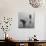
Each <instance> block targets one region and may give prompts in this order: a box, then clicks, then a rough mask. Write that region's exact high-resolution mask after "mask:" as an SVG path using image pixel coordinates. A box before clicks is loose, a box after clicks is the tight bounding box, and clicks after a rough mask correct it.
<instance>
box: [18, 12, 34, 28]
mask: <svg viewBox="0 0 46 46" xmlns="http://www.w3.org/2000/svg"><path fill="white" fill-rule="evenodd" d="M34 27H35V15H34V14H31V13H24V12H19V13H18V28H34Z"/></svg>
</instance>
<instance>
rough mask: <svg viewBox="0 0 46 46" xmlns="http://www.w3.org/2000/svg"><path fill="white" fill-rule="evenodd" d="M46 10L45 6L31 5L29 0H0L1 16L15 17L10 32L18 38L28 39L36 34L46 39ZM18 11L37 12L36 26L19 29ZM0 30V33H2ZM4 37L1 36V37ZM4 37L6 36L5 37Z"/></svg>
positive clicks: (39, 37)
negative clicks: (36, 6)
mask: <svg viewBox="0 0 46 46" xmlns="http://www.w3.org/2000/svg"><path fill="white" fill-rule="evenodd" d="M45 11H46V9H45V8H44V7H42V8H41V7H40V8H33V7H31V6H30V5H29V2H28V0H0V16H1V17H3V16H6V17H7V16H8V17H13V22H12V26H11V29H10V31H8V33H10V34H11V35H12V36H13V37H15V38H16V39H17V40H18V39H19V40H27V39H29V37H32V36H33V35H34V34H36V35H37V38H38V39H39V40H44V39H45V34H46V33H45V16H44V15H46V14H45ZM18 12H26V13H31V14H33V13H35V28H34V29H19V28H18ZM1 33H3V32H2V31H0V35H2V34H1ZM2 38H3V37H2V36H0V39H2ZM3 39H4V38H3Z"/></svg>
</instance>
